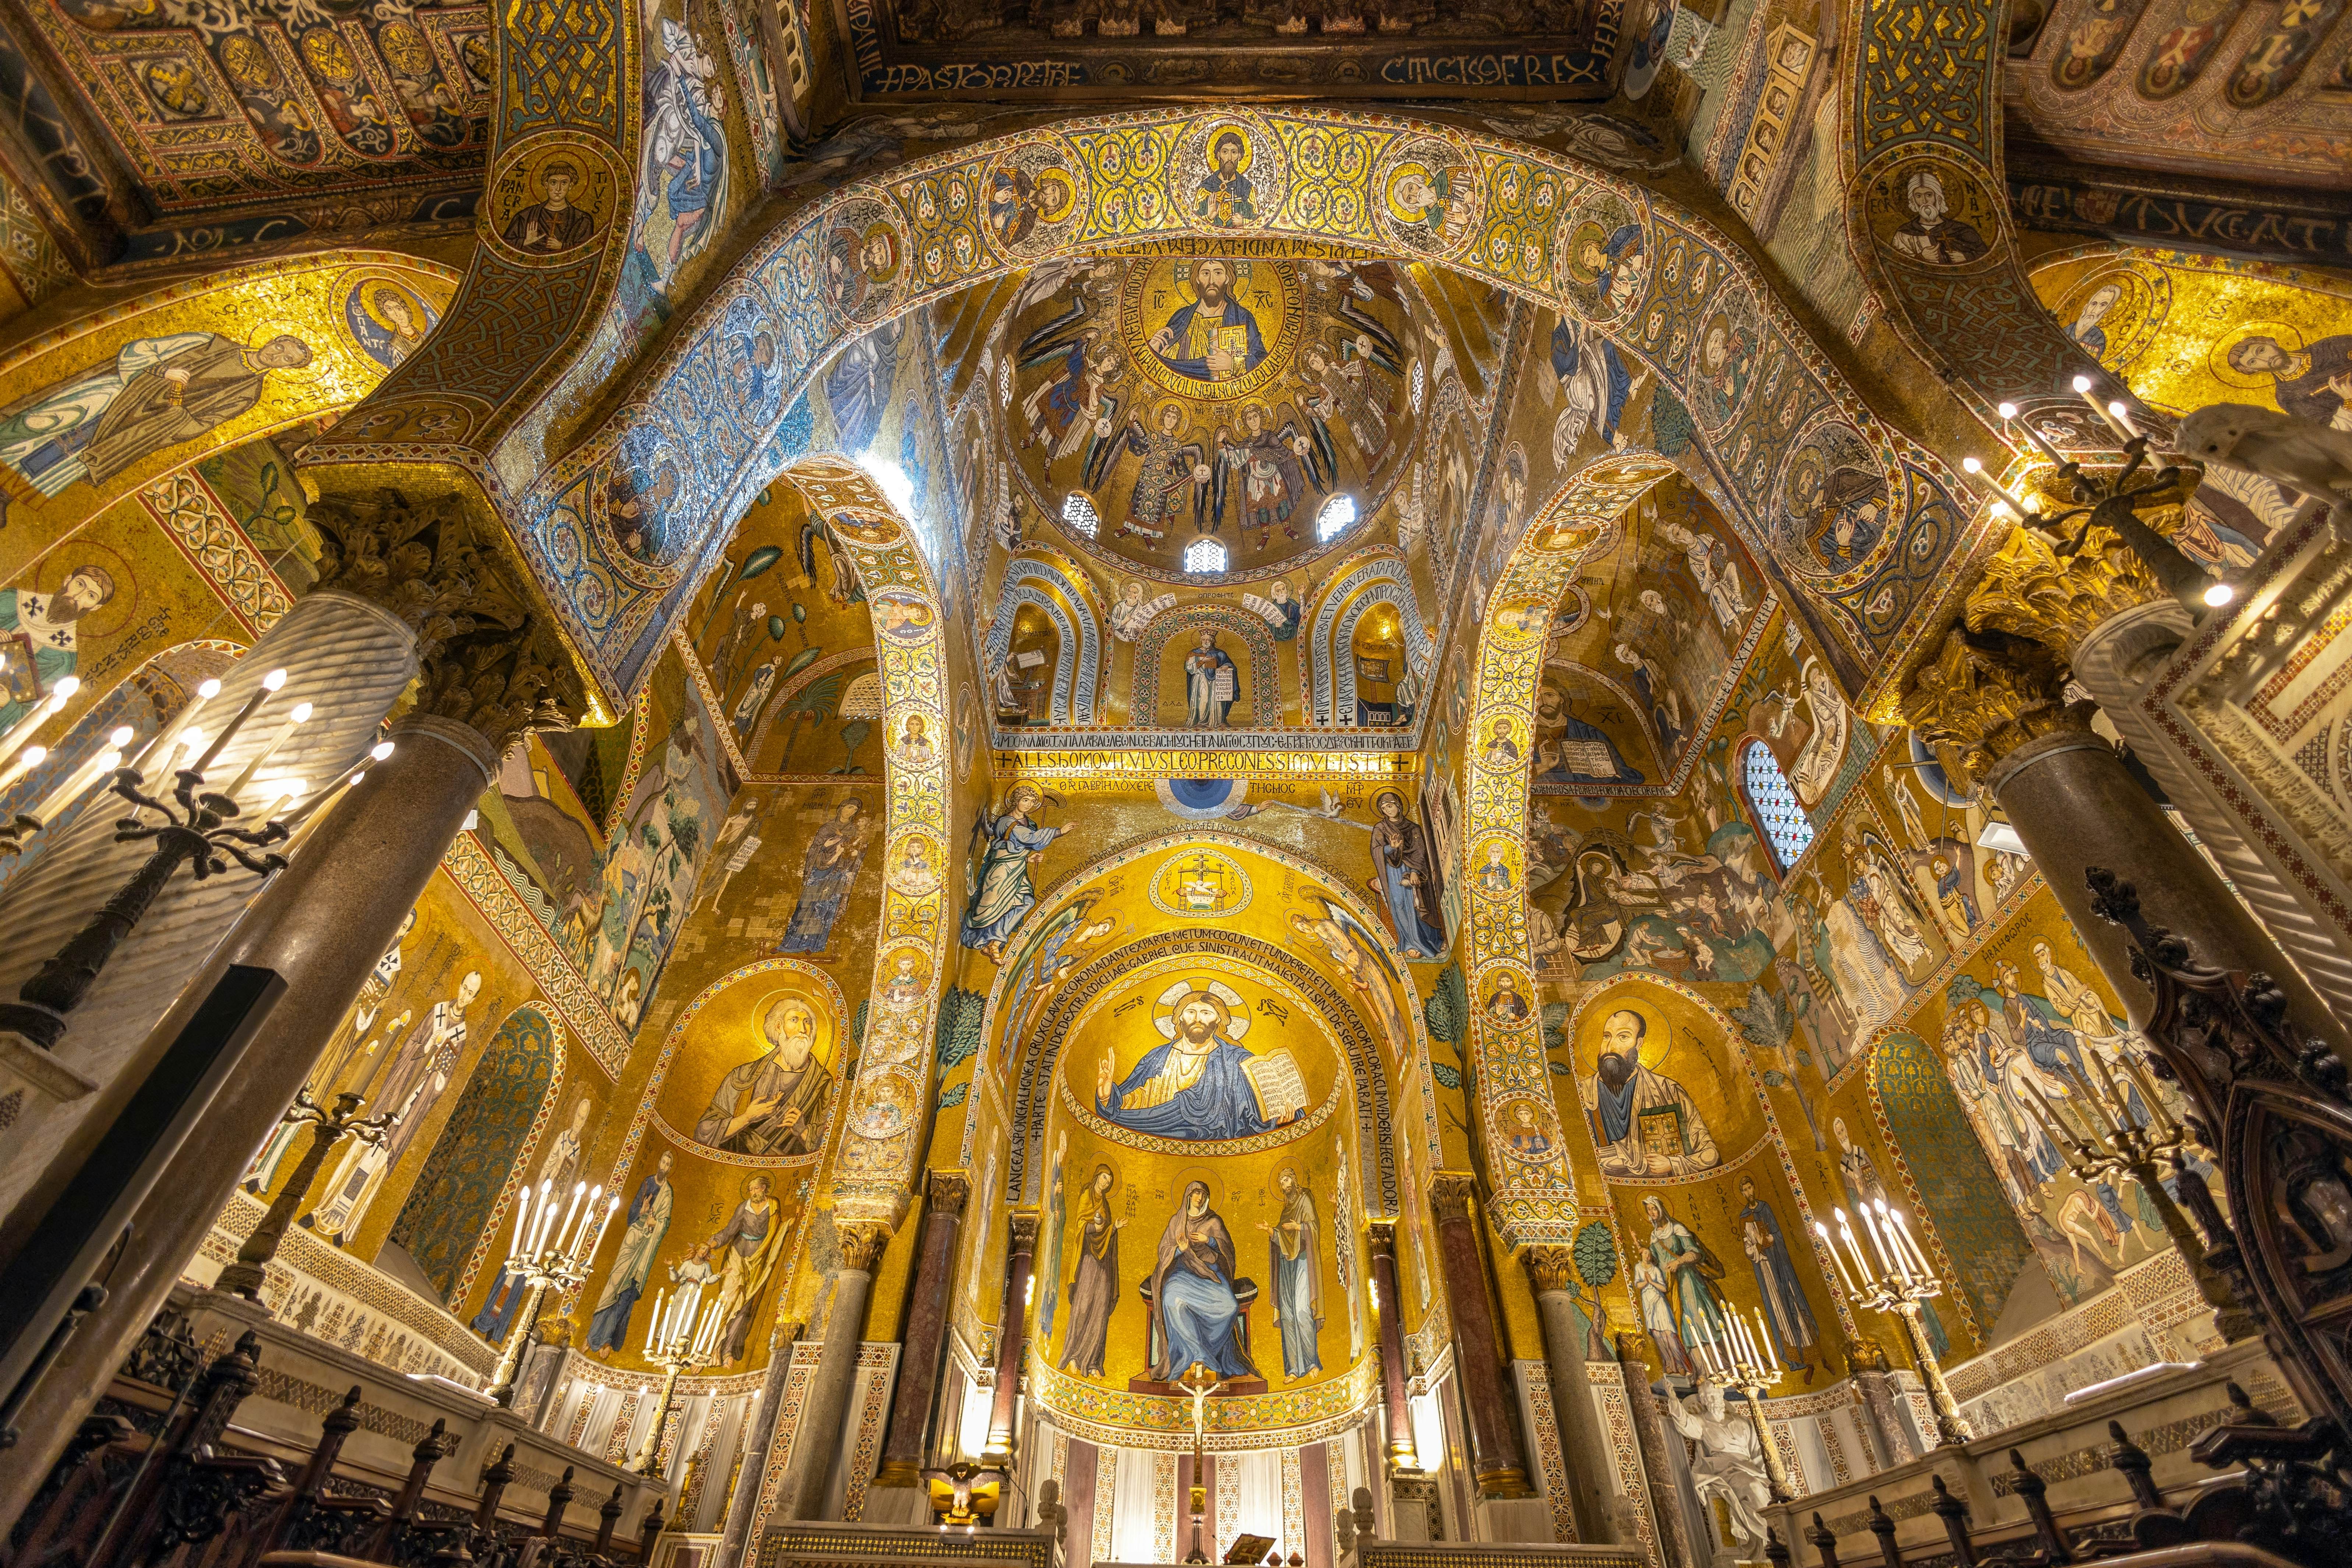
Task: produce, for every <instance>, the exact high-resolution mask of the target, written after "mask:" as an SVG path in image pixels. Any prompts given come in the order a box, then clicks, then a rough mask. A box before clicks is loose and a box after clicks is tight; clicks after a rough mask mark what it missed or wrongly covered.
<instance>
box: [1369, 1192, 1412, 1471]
mask: <svg viewBox="0 0 2352 1568" xmlns="http://www.w3.org/2000/svg"><path fill="white" fill-rule="evenodd" d="M1396 1227H1397V1222H1396V1221H1394V1220H1392V1219H1376V1220H1374V1221H1372V1223H1371V1228H1370V1241H1371V1246H1372V1306H1373V1310H1375V1311H1376V1312H1378V1314H1379V1316H1380V1331H1381V1407H1382V1409H1383V1410H1384V1411H1385V1412H1386V1414H1387V1417H1388V1427H1389V1468H1391V1469H1397V1470H1417V1469H1419V1468H1421V1451H1420V1449H1419V1447H1417V1446H1416V1445H1415V1443H1414V1440H1413V1435H1412V1405H1410V1404H1409V1403H1407V1401H1406V1399H1405V1387H1404V1384H1405V1375H1404V1374H1405V1360H1404V1292H1403V1291H1402V1290H1400V1289H1397V1259H1396Z"/></svg>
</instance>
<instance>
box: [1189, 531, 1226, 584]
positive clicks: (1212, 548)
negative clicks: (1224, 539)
mask: <svg viewBox="0 0 2352 1568" xmlns="http://www.w3.org/2000/svg"><path fill="white" fill-rule="evenodd" d="M1224 569H1225V547H1224V546H1223V544H1221V543H1219V542H1217V541H1216V540H1213V539H1196V540H1194V541H1192V543H1190V544H1188V545H1186V546H1185V547H1184V570H1185V571H1187V572H1190V573H1192V574H1193V575H1195V576H1200V577H1213V576H1215V575H1216V574H1218V573H1220V572H1223V570H1224Z"/></svg>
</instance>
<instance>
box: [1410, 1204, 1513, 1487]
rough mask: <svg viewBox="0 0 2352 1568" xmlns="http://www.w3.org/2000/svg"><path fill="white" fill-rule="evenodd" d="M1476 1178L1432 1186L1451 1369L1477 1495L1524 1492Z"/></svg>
mask: <svg viewBox="0 0 2352 1568" xmlns="http://www.w3.org/2000/svg"><path fill="white" fill-rule="evenodd" d="M1476 1194H1477V1179H1476V1178H1475V1177H1474V1176H1470V1175H1466V1174H1459V1173H1441V1174H1440V1175H1439V1176H1438V1177H1437V1179H1436V1180H1435V1181H1433V1182H1432V1183H1431V1184H1430V1191H1429V1206H1430V1209H1431V1212H1432V1213H1433V1214H1434V1215H1436V1218H1437V1250H1438V1253H1439V1255H1440V1256H1441V1257H1442V1258H1444V1261H1445V1299H1446V1303H1447V1305H1448V1307H1449V1308H1450V1309H1451V1310H1452V1312H1453V1316H1454V1375H1455V1376H1457V1377H1459V1378H1460V1379H1461V1380H1462V1403H1463V1405H1464V1406H1465V1408H1466V1409H1467V1411H1468V1413H1469V1426H1470V1455H1471V1461H1472V1469H1473V1471H1474V1473H1475V1475H1476V1476H1477V1478H1478V1495H1479V1496H1480V1497H1481V1498H1524V1497H1526V1496H1528V1461H1527V1451H1526V1449H1525V1448H1524V1447H1521V1446H1520V1442H1519V1424H1518V1420H1517V1403H1518V1402H1517V1398H1516V1397H1515V1396H1514V1395H1513V1394H1512V1393H1511V1390H1510V1389H1509V1387H1508V1386H1507V1384H1505V1382H1504V1380H1503V1370H1502V1359H1503V1358H1502V1339H1501V1336H1500V1335H1499V1334H1498V1333H1497V1332H1496V1326H1495V1313H1494V1308H1493V1306H1492V1304H1491V1303H1490V1301H1489V1300H1488V1297H1487V1294H1486V1265H1485V1262H1484V1260H1483V1255H1482V1253H1481V1250H1480V1247H1479V1242H1478V1222H1477V1218H1476V1215H1475V1214H1474V1213H1473V1212H1472V1204H1473V1201H1474V1200H1475V1197H1476Z"/></svg>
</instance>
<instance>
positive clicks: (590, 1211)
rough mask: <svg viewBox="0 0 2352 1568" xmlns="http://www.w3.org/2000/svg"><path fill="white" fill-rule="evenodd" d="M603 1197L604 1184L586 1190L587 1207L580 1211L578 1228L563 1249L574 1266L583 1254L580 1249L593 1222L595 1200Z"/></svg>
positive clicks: (585, 1241)
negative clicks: (568, 1245) (569, 1244)
mask: <svg viewBox="0 0 2352 1568" xmlns="http://www.w3.org/2000/svg"><path fill="white" fill-rule="evenodd" d="M603 1196H604V1184H603V1183H602V1182H599V1183H598V1184H596V1185H594V1186H593V1187H591V1188H589V1189H588V1206H587V1207H585V1208H583V1209H582V1210H581V1211H580V1228H579V1229H577V1230H575V1231H573V1232H572V1245H571V1246H570V1247H567V1248H565V1249H564V1250H565V1253H566V1255H567V1256H569V1257H570V1258H571V1259H572V1262H573V1263H574V1264H577V1263H579V1262H580V1261H582V1258H583V1253H582V1252H581V1250H580V1249H581V1247H583V1246H584V1245H585V1244H586V1243H587V1240H588V1227H589V1226H590V1225H592V1224H593V1223H594V1222H595V1218H596V1200H597V1199H599V1198H601V1197H603Z"/></svg>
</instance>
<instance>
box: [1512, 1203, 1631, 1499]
mask: <svg viewBox="0 0 2352 1568" xmlns="http://www.w3.org/2000/svg"><path fill="white" fill-rule="evenodd" d="M1519 1262H1520V1264H1521V1265H1522V1266H1523V1267H1524V1268H1526V1269H1527V1271H1528V1284H1530V1285H1532V1286H1533V1287H1535V1293H1536V1311H1537V1313H1538V1315H1539V1316H1540V1317H1541V1318H1542V1319H1543V1335H1544V1350H1545V1352H1546V1359H1547V1360H1548V1361H1549V1363H1550V1366H1551V1410H1552V1415H1553V1418H1554V1419H1556V1420H1557V1421H1559V1436H1560V1447H1561V1449H1562V1450H1563V1453H1564V1457H1565V1458H1566V1459H1567V1461H1568V1500H1569V1506H1570V1509H1571V1510H1573V1511H1574V1513H1575V1515H1576V1538H1577V1540H1578V1541H1580V1542H1583V1543H1584V1544H1585V1545H1587V1546H1606V1545H1610V1544H1612V1542H1614V1540H1615V1533H1614V1531H1612V1529H1611V1528H1610V1523H1609V1496H1610V1491H1611V1488H1610V1486H1609V1484H1608V1478H1609V1477H1610V1476H1611V1475H1612V1474H1614V1473H1615V1471H1616V1460H1615V1458H1614V1457H1613V1456H1612V1454H1611V1453H1610V1451H1609V1445H1608V1444H1607V1443H1606V1442H1605V1441H1604V1440H1603V1439H1602V1437H1601V1414H1600V1412H1599V1411H1597V1410H1595V1409H1593V1407H1592V1380H1591V1375H1590V1374H1589V1373H1587V1372H1586V1371H1585V1360H1584V1333H1585V1331H1584V1326H1583V1325H1582V1324H1580V1323H1579V1322H1578V1321H1576V1298H1575V1297H1574V1296H1573V1295H1571V1294H1570V1286H1571V1285H1572V1284H1573V1283H1574V1275H1573V1274H1572V1272H1571V1269H1572V1267H1573V1265H1572V1263H1571V1260H1570V1254H1569V1249H1568V1248H1567V1247H1523V1248H1521V1249H1520V1252H1519Z"/></svg>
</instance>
